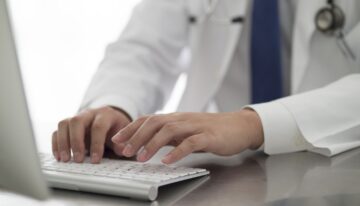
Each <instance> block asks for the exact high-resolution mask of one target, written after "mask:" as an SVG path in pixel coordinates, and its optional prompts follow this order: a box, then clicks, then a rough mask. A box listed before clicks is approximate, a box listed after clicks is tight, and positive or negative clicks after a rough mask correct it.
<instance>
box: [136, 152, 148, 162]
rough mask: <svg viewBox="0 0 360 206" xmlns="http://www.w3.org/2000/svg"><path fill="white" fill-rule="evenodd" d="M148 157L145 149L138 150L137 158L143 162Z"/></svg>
mask: <svg viewBox="0 0 360 206" xmlns="http://www.w3.org/2000/svg"><path fill="white" fill-rule="evenodd" d="M147 159H148V152H147V150H146V149H144V150H143V151H141V152H140V154H139V156H138V157H137V160H138V161H140V162H145V161H146V160H147Z"/></svg>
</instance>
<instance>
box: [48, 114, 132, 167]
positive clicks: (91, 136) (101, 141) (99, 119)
mask: <svg viewBox="0 0 360 206" xmlns="http://www.w3.org/2000/svg"><path fill="white" fill-rule="evenodd" d="M129 123H130V118H129V117H128V116H127V115H126V113H125V112H122V111H121V110H118V109H115V108H112V107H101V108H99V109H90V110H86V111H83V112H80V113H79V114H78V115H76V116H74V117H72V118H68V119H64V120H62V121H60V122H59V124H58V130H57V131H55V132H54V133H53V136H52V150H53V154H54V157H55V158H56V159H57V160H58V161H63V162H67V161H69V160H70V158H71V154H70V150H72V153H73V155H74V161H75V162H78V163H80V162H83V161H84V157H85V153H86V150H87V151H89V150H90V156H91V162H92V163H99V162H100V161H101V158H102V156H103V154H104V146H105V145H106V146H107V147H108V148H111V149H112V150H113V151H114V152H115V153H116V154H118V155H121V153H122V150H123V148H122V147H121V146H119V145H114V144H113V143H112V142H111V140H110V138H111V137H112V136H113V135H114V134H115V133H116V132H118V131H119V130H120V129H122V128H124V127H125V126H127V125H128V124H129Z"/></svg>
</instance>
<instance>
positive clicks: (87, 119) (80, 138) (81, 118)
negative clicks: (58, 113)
mask: <svg viewBox="0 0 360 206" xmlns="http://www.w3.org/2000/svg"><path fill="white" fill-rule="evenodd" d="M94 116H95V113H94V112H89V111H85V112H82V113H80V114H78V115H77V116H75V117H73V118H71V119H70V124H69V135H70V145H71V150H72V152H73V155H74V160H75V162H78V163H80V162H83V161H84V158H85V133H86V129H87V128H88V127H90V125H91V122H92V121H93V119H94Z"/></svg>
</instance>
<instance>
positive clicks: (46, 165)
mask: <svg viewBox="0 0 360 206" xmlns="http://www.w3.org/2000/svg"><path fill="white" fill-rule="evenodd" d="M40 160H41V165H42V170H43V171H44V173H45V174H46V173H47V172H57V173H59V172H60V173H67V174H77V175H84V176H89V177H90V176H91V177H105V178H113V179H123V180H131V181H141V182H148V183H149V184H152V185H156V186H162V185H166V184H170V183H174V182H178V181H182V180H186V179H190V178H194V177H198V176H203V175H207V174H209V171H207V170H205V169H198V168H187V167H174V166H167V165H163V164H150V163H140V162H135V161H126V160H111V159H106V158H105V159H103V160H102V161H101V163H100V164H91V163H90V158H86V159H85V161H84V163H75V162H72V161H70V162H67V163H63V162H57V161H56V160H55V159H54V158H53V156H52V155H50V154H40Z"/></svg>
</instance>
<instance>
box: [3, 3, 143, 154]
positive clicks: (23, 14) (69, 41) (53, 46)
mask: <svg viewBox="0 0 360 206" xmlns="http://www.w3.org/2000/svg"><path fill="white" fill-rule="evenodd" d="M139 1H140V0H31V1H29V0H11V1H9V2H10V4H11V8H12V9H11V11H12V15H13V21H14V29H15V33H16V39H17V46H18V50H19V57H20V64H21V67H22V72H23V78H24V81H25V87H26V92H27V97H28V102H29V107H30V113H31V116H32V119H33V125H34V129H35V134H36V137H37V141H38V147H39V149H40V151H43V152H50V151H51V148H50V146H51V134H52V132H53V131H54V130H55V129H56V126H57V122H58V121H59V120H61V119H63V118H66V117H69V116H72V115H73V114H75V113H76V111H77V109H78V107H79V104H80V102H81V99H82V97H83V94H84V92H85V90H86V88H87V85H88V84H89V81H90V79H91V76H92V75H93V73H94V72H95V70H96V69H97V66H98V65H99V63H100V61H101V59H102V57H103V55H104V49H105V47H106V45H107V44H108V43H110V42H112V41H114V40H116V38H117V37H118V35H119V34H120V32H121V31H122V29H123V28H124V26H125V25H126V23H127V21H128V19H129V17H130V14H131V11H132V9H133V7H134V6H135V5H136V4H137V3H138V2H139Z"/></svg>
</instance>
